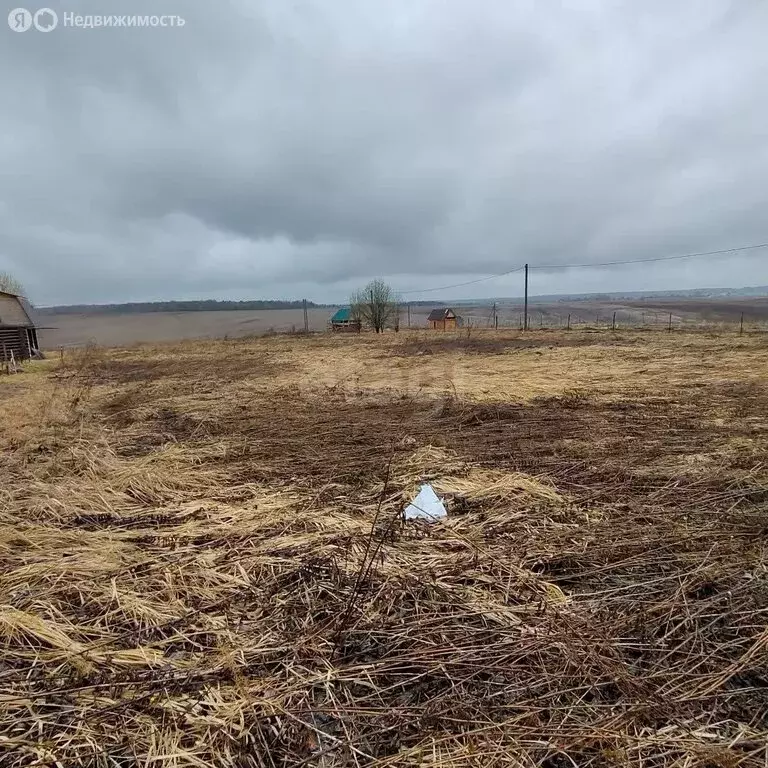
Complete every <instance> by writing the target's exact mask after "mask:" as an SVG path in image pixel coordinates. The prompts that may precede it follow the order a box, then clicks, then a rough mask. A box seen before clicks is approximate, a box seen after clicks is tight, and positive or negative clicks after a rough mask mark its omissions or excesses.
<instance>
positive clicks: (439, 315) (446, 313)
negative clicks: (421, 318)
mask: <svg viewBox="0 0 768 768" xmlns="http://www.w3.org/2000/svg"><path fill="white" fill-rule="evenodd" d="M455 316H456V313H455V312H454V311H453V310H452V309H451V308H450V307H440V308H439V309H433V310H432V311H431V312H430V313H429V317H428V318H427V320H445V318H446V317H455Z"/></svg>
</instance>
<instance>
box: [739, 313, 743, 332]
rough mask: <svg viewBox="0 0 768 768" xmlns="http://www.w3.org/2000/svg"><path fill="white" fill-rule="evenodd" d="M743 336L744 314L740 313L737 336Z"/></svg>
mask: <svg viewBox="0 0 768 768" xmlns="http://www.w3.org/2000/svg"><path fill="white" fill-rule="evenodd" d="M743 334H744V313H743V312H742V313H741V321H740V322H739V336H742V335H743Z"/></svg>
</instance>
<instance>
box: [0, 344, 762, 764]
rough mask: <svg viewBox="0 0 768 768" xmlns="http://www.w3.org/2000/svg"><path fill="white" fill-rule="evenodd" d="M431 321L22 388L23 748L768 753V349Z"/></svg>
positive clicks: (7, 517) (1, 659) (73, 753)
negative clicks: (425, 493) (437, 508)
mask: <svg viewBox="0 0 768 768" xmlns="http://www.w3.org/2000/svg"><path fill="white" fill-rule="evenodd" d="M436 339H437V337H436V336H434V335H426V334H400V335H398V336H395V335H391V336H385V337H379V338H374V337H360V338H356V337H345V338H333V337H318V338H306V339H304V338H299V337H272V338H265V339H259V340H255V341H241V342H214V343H210V344H209V343H198V342H195V343H186V344H174V345H158V346H154V347H144V348H136V349H131V350H123V351H115V352H112V353H105V352H98V351H89V352H88V353H86V354H80V355H78V356H74V355H72V356H70V357H68V359H66V360H65V363H64V365H63V366H60V365H58V363H57V361H52V362H49V363H45V364H42V365H36V364H33V365H31V366H28V368H27V371H26V372H25V373H24V374H22V375H19V376H17V377H11V378H0V455H1V456H2V458H3V463H2V465H0V473H1V475H0V477H1V479H2V485H1V486H0V681H2V684H1V685H0V711H2V713H3V717H2V718H0V764H2V765H11V766H27V765H46V766H47V765H51V766H59V765H66V766H68V765H87V766H116V765H118V766H121V768H122V766H141V767H142V768H144V766H147V767H148V766H158V765H161V766H174V767H175V766H179V767H180V766H198V767H200V766H203V767H205V768H209V767H212V766H277V765H315V766H332V765H333V766H340V765H351V766H384V765H398V766H400V765H405V766H417V765H424V764H431V765H435V766H506V765H519V766H531V767H533V766H542V767H543V766H546V767H547V768H555V767H556V766H561V765H579V766H603V765H630V764H631V765H637V766H640V767H641V768H645V767H646V766H648V767H653V768H656V767H657V766H659V767H660V766H680V768H683V766H685V768H688V767H689V766H697V765H699V766H704V765H707V766H728V767H729V768H730V767H731V766H737V765H738V766H749V767H750V768H751V767H752V766H754V767H755V768H756V767H757V766H759V765H764V761H765V744H766V743H768V715H766V713H767V712H768V699H766V694H765V690H766V682H767V681H768V649H767V643H766V638H768V633H766V630H765V623H766V617H768V586H767V585H768V539H767V538H766V531H768V513H767V512H766V503H765V500H766V498H768V470H767V469H766V468H767V467H768V463H767V462H766V458H768V408H767V407H766V406H768V386H766V383H765V382H766V374H767V373H768V355H766V351H768V347H767V346H766V344H765V342H764V340H763V339H762V337H760V336H757V335H755V336H745V337H743V338H741V339H735V338H733V337H730V338H726V337H723V338H711V337H707V336H704V335H696V334H691V335H683V334H679V335H678V334H670V335H667V334H655V335H650V334H647V335H642V334H632V333H624V334H615V335H611V334H607V333H606V334H601V335H599V336H596V335H591V334H577V333H573V334H552V333H530V334H526V335H524V336H521V335H520V334H517V333H499V334H495V333H487V334H478V333H477V332H473V334H472V335H470V336H469V338H467V336H466V334H455V335H451V334H445V335H440V337H439V341H438V340H436ZM423 482H431V483H432V484H433V486H434V487H435V489H436V490H437V491H438V492H439V493H440V495H441V496H443V498H444V499H445V500H446V503H447V505H448V508H449V517H448V518H447V520H446V521H444V522H443V523H440V524H438V525H434V526H429V525H423V524H407V525H406V524H404V523H403V522H402V520H401V517H400V513H401V511H402V509H403V506H404V505H405V504H406V503H407V502H408V500H410V498H411V497H412V495H413V494H414V493H415V491H416V490H417V489H418V486H419V485H420V484H421V483H423Z"/></svg>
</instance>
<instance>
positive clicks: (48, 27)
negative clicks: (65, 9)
mask: <svg viewBox="0 0 768 768" xmlns="http://www.w3.org/2000/svg"><path fill="white" fill-rule="evenodd" d="M32 23H33V24H34V25H35V29H36V30H37V31H38V32H52V31H53V30H54V29H56V26H57V25H58V23H59V17H58V16H57V15H56V11H54V10H52V9H50V8H41V9H40V10H39V11H36V12H35V15H34V17H33V19H32Z"/></svg>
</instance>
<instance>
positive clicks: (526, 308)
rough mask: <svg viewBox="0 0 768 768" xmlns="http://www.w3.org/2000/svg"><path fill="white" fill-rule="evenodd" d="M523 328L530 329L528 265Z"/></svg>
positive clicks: (526, 269)
mask: <svg viewBox="0 0 768 768" xmlns="http://www.w3.org/2000/svg"><path fill="white" fill-rule="evenodd" d="M523 319H524V320H523V330H524V331H527V330H528V265H527V264H526V265H525V309H524V310H523Z"/></svg>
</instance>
